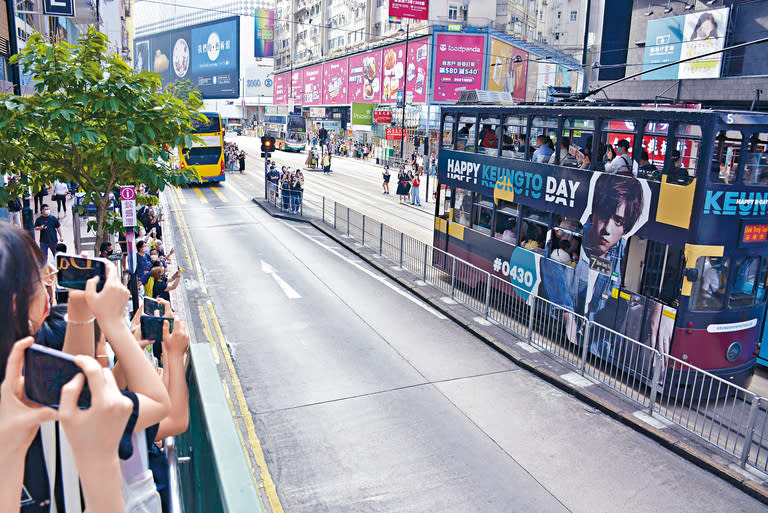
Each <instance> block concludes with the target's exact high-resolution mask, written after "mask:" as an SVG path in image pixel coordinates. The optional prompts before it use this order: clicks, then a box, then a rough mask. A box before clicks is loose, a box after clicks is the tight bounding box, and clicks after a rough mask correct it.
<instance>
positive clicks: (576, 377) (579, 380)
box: [560, 372, 594, 388]
mask: <svg viewBox="0 0 768 513" xmlns="http://www.w3.org/2000/svg"><path fill="white" fill-rule="evenodd" d="M560 377H561V378H563V379H564V380H566V381H567V382H568V383H570V384H571V385H573V386H575V387H578V388H584V387H588V386H592V385H594V383H592V382H591V381H590V380H588V379H587V378H585V377H584V376H582V375H581V374H579V373H578V372H569V373H568V374H563V375H562V376H560Z"/></svg>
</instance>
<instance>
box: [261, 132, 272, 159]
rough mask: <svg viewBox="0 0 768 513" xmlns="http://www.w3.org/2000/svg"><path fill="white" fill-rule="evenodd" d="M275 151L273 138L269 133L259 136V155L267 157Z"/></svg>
mask: <svg viewBox="0 0 768 513" xmlns="http://www.w3.org/2000/svg"><path fill="white" fill-rule="evenodd" d="M273 151H275V138H274V137H272V136H271V135H262V136H261V157H262V158H267V157H269V155H270V154H271V153H272V152H273Z"/></svg>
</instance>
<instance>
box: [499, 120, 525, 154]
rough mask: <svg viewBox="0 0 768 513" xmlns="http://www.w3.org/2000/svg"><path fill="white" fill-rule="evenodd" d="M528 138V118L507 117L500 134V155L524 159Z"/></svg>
mask: <svg viewBox="0 0 768 513" xmlns="http://www.w3.org/2000/svg"><path fill="white" fill-rule="evenodd" d="M527 136H528V118H527V117H525V116H507V117H506V118H505V119H504V128H503V131H502V134H501V154H502V155H503V156H504V157H512V158H515V159H525V146H526V139H527Z"/></svg>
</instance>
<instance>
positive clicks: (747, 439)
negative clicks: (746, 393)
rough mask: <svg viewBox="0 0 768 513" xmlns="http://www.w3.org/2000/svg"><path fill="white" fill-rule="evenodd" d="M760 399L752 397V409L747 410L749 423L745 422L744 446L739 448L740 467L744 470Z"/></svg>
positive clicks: (751, 442)
mask: <svg viewBox="0 0 768 513" xmlns="http://www.w3.org/2000/svg"><path fill="white" fill-rule="evenodd" d="M759 405H760V398H759V397H757V396H755V395H753V396H752V408H750V410H749V422H747V431H746V432H745V433H744V446H743V447H742V448H741V467H742V468H744V467H745V466H746V464H747V460H748V459H749V451H750V449H751V448H752V444H753V443H754V441H753V440H752V438H753V437H754V431H755V422H756V421H757V412H758V410H759V408H758V406H759Z"/></svg>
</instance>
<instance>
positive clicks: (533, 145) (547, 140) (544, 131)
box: [528, 116, 557, 163]
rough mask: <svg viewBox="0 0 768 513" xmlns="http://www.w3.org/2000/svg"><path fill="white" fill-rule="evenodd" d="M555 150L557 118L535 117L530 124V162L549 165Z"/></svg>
mask: <svg viewBox="0 0 768 513" xmlns="http://www.w3.org/2000/svg"><path fill="white" fill-rule="evenodd" d="M556 148H557V118H550V117H543V116H536V117H535V118H533V122H532V123H531V138H530V141H529V148H528V152H529V155H530V156H531V160H534V161H536V162H543V163H549V161H550V160H549V159H550V158H551V157H552V155H554V153H555V149H556Z"/></svg>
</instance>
